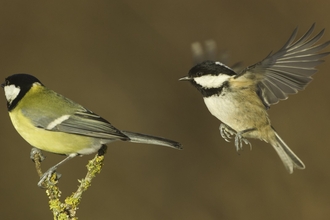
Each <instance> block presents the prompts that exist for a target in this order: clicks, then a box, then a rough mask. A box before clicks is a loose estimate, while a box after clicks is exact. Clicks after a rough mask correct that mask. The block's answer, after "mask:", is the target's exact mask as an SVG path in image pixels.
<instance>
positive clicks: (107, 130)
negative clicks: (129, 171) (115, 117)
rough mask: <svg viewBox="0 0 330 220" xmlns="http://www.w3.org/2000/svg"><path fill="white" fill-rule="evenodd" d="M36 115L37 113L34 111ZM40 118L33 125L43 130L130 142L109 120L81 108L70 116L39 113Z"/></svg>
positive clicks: (34, 119)
mask: <svg viewBox="0 0 330 220" xmlns="http://www.w3.org/2000/svg"><path fill="white" fill-rule="evenodd" d="M32 112H34V114H35V113H36V111H32ZM29 113H30V111H28V110H23V114H25V115H29ZM48 113H49V112H48ZM37 114H38V116H39V117H29V118H33V121H32V122H33V124H34V125H35V126H36V127H38V128H41V129H45V130H49V131H54V132H65V133H71V134H77V135H83V136H88V137H95V138H100V139H114V140H116V139H121V140H129V138H128V137H127V136H126V135H125V134H123V133H122V132H120V130H118V129H117V128H115V127H114V126H112V125H111V124H110V123H109V122H108V121H107V120H105V119H103V118H102V117H100V116H99V115H97V114H95V113H93V112H91V111H89V110H87V109H85V108H83V107H81V108H80V109H79V110H78V111H75V112H74V113H69V114H65V113H62V114H60V115H59V114H55V113H52V114H48V115H47V117H42V116H43V115H45V114H43V113H42V112H37Z"/></svg>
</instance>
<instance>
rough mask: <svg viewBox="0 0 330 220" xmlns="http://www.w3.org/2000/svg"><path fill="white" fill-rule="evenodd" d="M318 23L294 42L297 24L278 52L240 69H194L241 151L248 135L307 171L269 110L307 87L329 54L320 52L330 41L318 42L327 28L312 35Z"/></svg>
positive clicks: (193, 77) (194, 79)
mask: <svg viewBox="0 0 330 220" xmlns="http://www.w3.org/2000/svg"><path fill="white" fill-rule="evenodd" d="M314 25H315V24H313V25H312V27H311V28H310V29H309V30H308V31H307V32H306V33H305V34H304V35H303V36H302V37H301V38H300V39H298V40H296V41H295V38H296V35H297V28H296V29H295V30H294V31H293V33H292V35H291V37H290V38H289V40H288V41H287V42H286V44H285V45H284V46H283V47H282V48H281V49H280V50H279V51H277V52H276V53H273V54H272V53H271V54H269V55H268V56H267V57H266V58H264V59H263V60H261V61H260V62H258V63H256V64H254V65H252V66H249V67H247V68H245V69H243V70H242V71H239V72H235V71H234V70H233V69H232V68H230V67H228V66H226V65H225V64H223V63H221V62H216V61H210V60H207V61H204V62H202V63H200V64H197V65H195V66H194V67H193V68H191V69H190V71H189V73H188V76H186V77H183V78H181V79H180V80H184V81H189V82H190V83H191V84H192V85H193V86H194V87H195V88H197V90H198V91H199V92H200V93H201V94H202V96H203V99H204V102H205V105H206V107H207V108H208V110H209V111H210V112H211V114H212V115H213V116H215V117H216V118H218V119H219V120H220V121H221V122H222V124H221V125H220V127H219V129H220V134H221V136H222V137H223V138H224V139H225V140H226V141H228V142H229V139H230V138H231V136H232V135H235V146H236V150H237V151H238V150H241V149H242V142H244V143H245V144H249V145H250V147H251V144H250V142H249V141H248V140H247V139H246V138H255V139H260V140H262V141H265V142H268V143H270V144H271V145H272V146H273V147H274V149H275V150H276V152H277V153H278V155H279V156H280V158H281V160H282V162H283V163H284V166H285V168H286V169H287V170H288V172H289V173H292V172H293V169H294V168H298V169H305V165H304V163H303V162H302V161H301V160H300V159H299V158H298V157H297V156H296V155H295V154H294V153H293V151H292V150H291V149H290V148H289V147H288V146H287V145H286V144H285V142H284V141H283V140H282V139H281V137H280V136H279V135H278V134H277V132H276V131H275V129H274V128H273V127H272V125H271V123H270V120H269V117H268V114H267V110H268V109H269V107H270V106H271V105H273V104H276V103H278V102H279V101H280V100H285V99H287V98H288V95H289V94H295V93H297V92H298V91H300V90H303V89H304V88H305V87H306V86H307V85H308V83H309V82H310V81H311V80H312V77H311V76H312V75H313V74H314V73H315V72H316V71H317V70H316V69H315V66H317V65H319V64H321V63H322V62H323V60H321V59H322V58H323V57H325V56H327V55H328V54H329V52H325V53H319V52H320V51H321V50H322V49H324V48H325V47H326V46H328V45H329V43H330V41H327V42H325V43H323V44H319V45H315V44H316V43H317V42H318V41H319V40H320V39H321V37H322V36H323V33H324V29H323V30H322V31H321V32H320V33H318V34H317V35H316V36H314V37H312V38H311V37H310V36H311V34H312V32H313V30H314Z"/></svg>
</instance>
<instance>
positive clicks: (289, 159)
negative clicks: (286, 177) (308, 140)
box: [272, 130, 305, 173]
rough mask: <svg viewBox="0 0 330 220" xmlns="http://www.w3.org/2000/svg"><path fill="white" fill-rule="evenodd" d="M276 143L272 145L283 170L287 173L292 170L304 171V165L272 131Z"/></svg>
mask: <svg viewBox="0 0 330 220" xmlns="http://www.w3.org/2000/svg"><path fill="white" fill-rule="evenodd" d="M274 133H275V137H276V142H275V143H274V144H272V146H273V147H274V149H275V150H276V152H277V154H278V155H279V156H280V158H281V160H282V162H283V164H284V166H285V168H286V169H287V170H288V172H289V173H293V169H294V168H297V169H305V164H304V163H303V162H302V161H301V160H300V159H299V158H298V157H297V155H295V154H294V153H293V151H292V150H291V149H290V148H289V147H288V145H286V143H284V141H283V140H282V139H281V137H280V136H279V135H278V134H277V133H276V131H275V130H274Z"/></svg>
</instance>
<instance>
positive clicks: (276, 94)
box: [237, 24, 330, 107]
mask: <svg viewBox="0 0 330 220" xmlns="http://www.w3.org/2000/svg"><path fill="white" fill-rule="evenodd" d="M314 27H315V24H313V25H312V27H311V28H310V29H309V30H308V31H307V32H306V33H305V34H304V35H303V36H302V37H301V38H300V39H298V40H296V41H295V42H294V40H295V38H296V35H297V28H296V29H295V30H294V31H293V33H292V35H291V37H290V38H289V40H288V41H287V42H286V44H285V45H284V46H283V47H282V48H281V49H280V50H279V51H277V52H276V53H274V54H270V55H268V56H267V57H266V58H265V59H264V60H262V61H261V62H259V63H257V64H255V65H253V66H250V67H248V68H246V69H245V70H243V71H242V72H241V73H240V74H238V76H237V77H240V76H243V75H244V76H245V77H253V78H256V79H257V80H258V83H257V87H258V90H259V91H258V94H259V96H260V98H261V99H262V101H263V103H264V104H265V105H266V107H269V106H270V105H273V104H276V103H278V102H279V101H280V100H284V99H287V98H288V94H295V93H297V92H298V91H300V90H303V89H304V88H305V87H306V86H307V85H308V83H309V82H310V81H311V80H312V77H311V76H312V75H313V74H314V73H316V71H317V70H316V69H315V67H316V66H317V65H319V64H321V63H322V62H323V60H322V58H323V57H325V56H327V55H328V54H329V53H330V52H325V53H319V52H320V51H321V50H322V49H324V48H325V47H327V46H328V45H329V44H330V41H327V42H325V43H323V44H318V45H315V44H316V43H317V42H318V41H319V40H320V39H321V37H322V36H323V34H324V29H323V30H322V31H321V32H320V33H318V34H317V35H316V36H314V37H312V38H310V36H311V34H312V32H313V30H314Z"/></svg>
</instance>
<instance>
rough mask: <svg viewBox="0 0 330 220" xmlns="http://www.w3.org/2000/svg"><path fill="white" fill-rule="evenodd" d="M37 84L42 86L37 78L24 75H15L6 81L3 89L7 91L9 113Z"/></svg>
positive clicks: (2, 85)
mask: <svg viewBox="0 0 330 220" xmlns="http://www.w3.org/2000/svg"><path fill="white" fill-rule="evenodd" d="M35 83H38V84H40V85H42V83H41V82H40V81H39V80H38V79H37V78H36V77H34V76H32V75H29V74H24V73H19V74H14V75H11V76H9V77H7V78H6V79H5V82H4V83H2V84H1V87H2V88H4V90H5V95H6V99H7V107H8V110H9V111H10V110H12V109H13V108H14V107H15V106H16V105H17V103H18V102H19V101H20V100H21V99H22V98H23V97H24V95H25V94H26V93H27V92H28V91H29V90H30V88H31V87H32V86H33V85H34V84H35Z"/></svg>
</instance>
